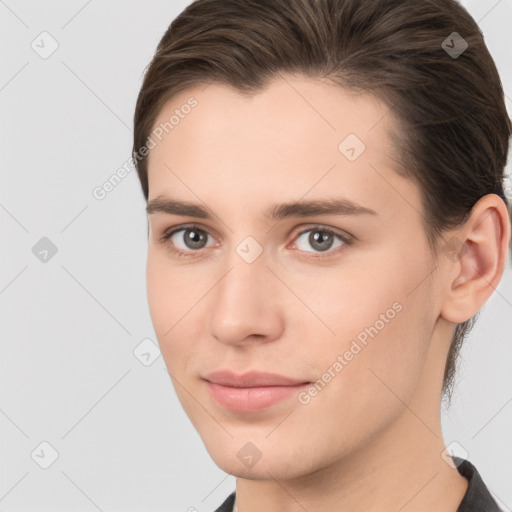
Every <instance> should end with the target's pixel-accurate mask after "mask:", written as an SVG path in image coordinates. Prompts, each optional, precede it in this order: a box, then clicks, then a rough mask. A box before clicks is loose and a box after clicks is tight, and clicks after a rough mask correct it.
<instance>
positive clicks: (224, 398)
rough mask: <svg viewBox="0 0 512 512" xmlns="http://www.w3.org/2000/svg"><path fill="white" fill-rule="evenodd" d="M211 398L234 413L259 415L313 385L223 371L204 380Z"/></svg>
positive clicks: (262, 374) (274, 376) (255, 373)
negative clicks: (260, 412) (256, 413)
mask: <svg viewBox="0 0 512 512" xmlns="http://www.w3.org/2000/svg"><path fill="white" fill-rule="evenodd" d="M204 380H205V381H206V385H207V387H208V390H209V392H210V394H211V395H212V397H213V398H214V399H215V400H216V401H217V402H218V403H219V405H221V406H222V407H224V408H225V409H228V410H230V411H233V412H246V413H248V412H258V411H262V410H264V409H268V408H269V407H272V406H273V405H275V404H277V403H278V402H281V401H282V400H284V399H286V398H289V397H291V396H293V395H296V394H297V393H298V392H299V391H300V390H301V389H303V388H305V387H306V386H308V385H310V384H311V382H309V381H304V380H299V379H293V378H291V377H286V376H284V375H278V374H275V373H267V372H258V371H250V372H247V373H244V374H242V375H237V374H235V373H233V372H232V371H228V370H221V371H217V372H213V373H209V374H208V375H206V376H205V377H204Z"/></svg>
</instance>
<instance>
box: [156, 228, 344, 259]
mask: <svg viewBox="0 0 512 512" xmlns="http://www.w3.org/2000/svg"><path fill="white" fill-rule="evenodd" d="M187 229H196V230H198V231H200V232H202V233H206V234H207V235H209V233H208V232H207V231H206V230H204V229H202V228H201V227H200V226H199V225H197V224H194V223H191V224H183V225H181V226H177V227H175V228H172V229H171V230H167V231H165V232H164V234H163V235H162V236H161V237H160V238H159V240H158V241H159V242H160V243H161V244H164V245H167V246H168V247H169V249H170V250H171V251H172V252H173V253H175V254H176V255H177V256H178V257H179V258H181V257H185V258H190V257H191V258H193V257H195V256H196V254H195V253H199V252H201V249H198V250H196V251H183V250H181V249H176V248H175V247H172V246H171V245H169V244H168V241H169V239H170V238H171V237H172V236H173V235H174V234H175V233H178V232H179V231H186V230H187ZM308 231H321V232H322V233H327V234H329V235H333V236H335V237H337V238H339V239H340V240H341V241H342V242H343V245H341V246H340V247H336V248H335V249H333V250H331V249H329V250H327V251H325V253H322V252H316V253H314V254H315V256H306V258H310V259H326V258H330V257H333V256H336V255H339V254H340V253H342V252H344V250H345V249H346V248H347V247H348V246H350V245H352V244H353V243H354V238H353V237H352V236H348V235H341V234H340V233H338V232H336V231H334V230H332V229H330V228H327V227H325V226H322V225H315V226H310V227H308V228H307V229H304V230H302V231H300V232H299V233H297V235H296V236H295V240H297V239H298V238H299V237H300V236H301V235H303V234H304V233H307V232H308ZM210 236H211V235H210ZM299 251H300V250H299ZM300 252H306V253H309V252H311V251H300ZM325 254H327V255H325Z"/></svg>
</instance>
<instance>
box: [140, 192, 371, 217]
mask: <svg viewBox="0 0 512 512" xmlns="http://www.w3.org/2000/svg"><path fill="white" fill-rule="evenodd" d="M146 213H147V214H148V215H151V214H153V213H167V214H170V215H184V216H187V217H197V218H200V219H212V218H213V215H212V214H211V213H210V211H209V210H208V209H207V208H204V207H203V206H201V205H200V204H196V203H191V202H187V201H176V200H174V199H170V198H167V197H163V196H159V197H156V198H155V199H152V200H151V201H149V203H148V205H147V207H146ZM361 214H370V215H376V216H378V213H377V212H375V211H374V210H372V209H371V208H366V207H365V206H361V205H358V204H356V203H354V202H352V201H350V200H348V199H345V198H336V197H333V198H327V199H322V200H320V199H315V200H307V201H296V202H290V203H282V204H274V205H271V206H270V207H269V208H267V209H266V210H265V211H264V212H263V215H264V217H265V218H267V219H269V220H282V219H285V218H288V217H314V216H315V215H361Z"/></svg>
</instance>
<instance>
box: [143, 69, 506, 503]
mask: <svg viewBox="0 0 512 512" xmlns="http://www.w3.org/2000/svg"><path fill="white" fill-rule="evenodd" d="M190 96H194V97H195V98H196V99H197V101H198V106H197V107H196V108H195V109H193V110H192V111H191V113H190V114H188V115H187V116H186V117H185V118H184V119H181V120H180V124H179V125H177V126H175V127H174V129H173V130H172V131H170V132H169V134H168V135H167V136H165V137H164V138H163V140H162V141H161V142H159V143H158V144H157V145H156V147H154V148H153V149H151V151H150V154H149V171H148V175H149V201H150V202H151V201H152V200H154V199H156V198H158V197H160V198H162V197H167V198H173V199H176V200H181V201H189V202H193V203H197V204H200V205H202V206H204V207H206V208H207V209H208V210H209V211H211V212H212V215H213V217H212V218H211V219H203V218H197V217H191V216H183V215H174V214H169V213H164V212H155V213H151V214H149V215H148V219H149V226H150V231H149V241H148V259H147V292H148V301H149V307H150V313H151V318H152V321H153V325H154V328H155V332H156V335H157V338H158V341H159V343H160V347H161V350H162V354H163V357H164V360H165V363H166V365H167V368H168V371H169V373H170V375H171V378H172V381H173V384H174V386H175V389H176V393H177V395H178V397H179V400H180V402H181V404H182V406H183V408H184V410H185V411H186V413H187V415H188V417H189V418H190V420H191V422H192V424H193V425H194V427H195V428H196V429H197V431H198V433H199V434H200V436H201V438H202V440H203V442H204V443H205V446H206V448H207V450H208V452H209V453H210V455H211V457H212V458H213V460H214V461H215V462H216V464H217V465H218V466H219V467H220V468H221V469H222V470H224V471H226V472H227V473H230V474H232V475H235V476H236V477H237V481H236V491H237V502H238V507H239V510H241V511H242V512H253V511H256V510H268V511H277V510H279V511H281V512H282V511H299V510H300V511H303V510H315V511H320V510H334V509H336V510H351V511H366V512H372V511H377V510H379V511H382V510H389V511H398V510H400V511H401V512H404V511H405V512H410V511H432V510H437V511H446V512H448V511H450V512H455V511H456V509H457V507H458V505H459V503H460V501H461V500H462V497H463V495H464V493H465V492H466V488H467V481H466V480H465V479H464V478H463V477H462V476H461V475H460V474H459V473H458V471H457V470H456V469H455V468H454V467H452V466H450V465H449V464H448V463H447V462H446V461H445V460H444V458H443V457H442V452H443V450H445V443H444V440H443V437H442V432H441V419H440V402H441V388H442V380H443V372H444V365H445V361H446V357H447V354H448V348H449V341H450V339H451V336H452V333H453V329H454V325H455V323H457V322H462V321H465V320H467V319H468V318H470V317H471V316H472V315H473V314H474V313H476V312H477V311H478V310H479V309H480V308H481V307H482V305H483V304H484V303H485V301H486V300H487V299H488V298H489V297H490V295H491V294H492V292H493V290H494V288H495V287H496V285H497V284H498V282H499V280H500V278H501V275H502V273H503V270H504V266H505V260H506V256H507V244H508V237H509V232H510V225H509V220H508V215H507V210H506V207H505V205H504V203H503V201H501V199H500V198H499V197H498V196H496V195H488V196H485V197H483V198H482V199H481V200H480V201H479V202H478V203H477V204H476V205H475V207H474V209H473V213H472V215H471V217H470V219H469V220H468V221H467V222H466V224H465V225H464V226H462V227H461V228H459V229H457V230H454V231H452V232H450V233H445V234H444V237H445V240H446V241H448V240H450V239H452V238H454V239H455V240H456V241H457V242H458V243H459V244H461V245H460V247H464V250H463V251H461V255H460V256H459V257H453V255H452V256H451V257H446V254H447V253H444V252H442V253H440V255H439V257H438V262H437V263H438V264H437V266H436V264H435V263H434V261H433V255H432V254H431V253H430V252H429V248H428V244H427V239H426V236H425V232H424V230H423V227H422V224H421V221H422V217H421V215H422V211H423V210H422V205H421V196H420V191H419V188H418V187H417V185H416V184H415V183H413V182H412V181H410V180H409V179H406V178H404V177H402V176H400V175H399V174H397V172H396V171H395V170H394V168H396V163H394V161H393V158H396V157H397V155H396V154H394V153H393V150H394V148H393V146H392V144H391V142H390V140H389V136H388V134H389V130H390V129H391V128H393V127H394V126H395V125H394V124H393V123H394V120H393V118H392V115H391V113H389V112H388V109H387V107H386V106H385V105H384V104H382V103H381V102H379V101H378V100H377V99H375V98H374V97H373V96H370V95H368V94H354V93H353V92H349V91H347V90H344V89H341V88H340V87H339V86H334V85H333V84H331V83H328V82H327V81H325V80H319V79H318V80H315V79H312V78H305V77H302V76H282V77H281V78H279V79H277V80H275V81H273V82H272V83H271V84H270V85H269V86H268V87H267V88H266V89H265V90H263V91H262V92H260V93H258V94H256V95H255V96H252V97H250V96H244V95H242V94H241V93H240V92H238V91H235V90H234V89H231V88H230V87H227V86H225V85H221V84H216V83H212V84H210V85H208V86H207V87H206V88H205V86H204V85H203V86H197V87H193V88H190V89H188V90H186V91H184V92H182V93H180V94H179V95H177V96H175V97H173V98H172V99H171V100H170V101H169V102H168V103H167V104H166V105H165V106H164V108H163V109H162V111H161V112H160V114H159V117H158V119H157V121H156V123H155V126H156V125H158V124H159V123H160V122H165V121H166V120H168V119H169V116H170V115H171V114H172V113H173V111H174V110H175V109H176V108H180V106H181V105H183V104H184V103H186V101H187V99H188V98H190ZM351 133H352V134H356V135H357V136H358V137H359V139H360V140H362V141H363V142H364V144H365V145H366V150H365V151H364V152H363V153H362V154H361V155H360V156H359V157H358V158H357V159H356V160H355V161H349V160H348V159H347V158H346V157H345V156H344V155H343V154H342V153H341V152H340V150H339V149H338V146H339V144H340V142H342V141H343V140H344V139H345V137H346V136H347V135H348V134H351ZM334 196H336V197H341V196H342V197H344V198H346V199H349V200H350V201H352V202H355V203H357V204H359V205H362V206H364V207H366V208H371V209H372V210H374V211H375V212H376V215H370V214H360V215H327V214H321V215H315V216H313V217H305V218H304V217H302V218H299V217H292V218H285V219H282V220H280V221H270V220H269V219H267V218H265V217H264V215H263V212H264V211H265V210H266V209H267V208H268V207H269V206H270V205H271V204H279V203H284V202H295V201H298V200H306V199H318V200H321V201H325V200H326V199H328V198H332V197H334ZM190 222H194V223H196V224H197V226H198V228H200V229H201V230H203V234H204V235H205V236H206V237H207V239H206V240H205V243H204V248H200V249H194V248H190V246H187V245H186V243H185V241H184V237H183V235H184V234H185V231H180V232H178V233H177V234H174V235H173V237H172V238H171V239H168V240H167V241H161V240H160V239H161V237H162V235H163V234H164V232H165V231H166V230H169V228H172V227H175V228H179V226H181V225H183V224H186V223H190ZM317 225H320V226H321V227H324V228H330V229H331V230H333V231H335V232H336V233H340V234H342V235H343V234H344V233H347V234H350V235H351V237H352V239H353V243H351V244H347V245H344V244H343V242H342V241H341V240H339V239H338V238H337V237H336V236H335V237H334V239H333V246H332V248H330V249H328V250H327V251H325V252H322V251H320V250H318V248H317V246H315V245H312V244H311V242H308V235H309V234H314V233H316V231H315V229H317V230H318V229H319V228H315V226H317ZM307 228H309V229H312V230H313V232H311V231H308V232H307V233H306V234H305V235H300V233H302V232H304V231H305V230H306V229H307ZM247 236H251V237H253V238H254V239H255V240H256V241H257V242H258V244H259V245H260V246H261V247H262V248H263V249H264V250H263V252H262V253H261V254H260V255H259V256H258V257H257V258H256V259H255V261H254V262H252V263H247V262H246V261H245V260H244V259H242V258H241V257H240V256H239V254H238V253H237V252H236V248H237V246H238V245H239V244H240V242H242V241H243V240H244V239H245V238H246V237H247ZM173 247H174V248H175V249H178V250H180V249H181V250H184V251H188V252H189V253H192V255H191V257H185V256H182V257H179V256H177V255H176V254H175V253H174V252H173V251H172V248H173ZM340 247H341V248H342V250H341V252H339V251H340ZM194 251H195V252H194ZM322 254H323V255H325V256H326V257H325V258H324V259H320V258H318V257H317V256H318V255H322ZM315 256H316V257H315ZM394 303H399V304H400V305H401V306H402V309H401V311H400V312H398V313H396V315H395V316H394V318H393V319H392V320H389V321H388V322H387V323H386V324H385V327H384V328H382V329H381V330H379V332H378V334H377V335H376V336H375V337H374V338H373V339H372V338H370V339H369V340H368V343H367V345H366V346H364V347H363V348H362V350H361V351H360V352H358V353H357V355H355V356H354V357H353V359H352V360H351V361H349V362H348V364H346V366H344V367H343V369H342V370H341V371H340V372H339V373H337V374H336V376H335V377H334V378H332V379H331V381H330V382H329V383H328V385H326V386H325V387H324V388H323V389H322V390H321V392H318V394H317V395H316V396H314V397H312V398H311V400H310V401H309V403H307V404H305V405H304V404H301V403H300V402H299V401H298V400H297V398H296V397H295V396H294V397H291V398H288V399H286V400H284V401H282V402H280V403H278V404H276V405H274V406H272V407H271V408H269V409H267V410H265V411H262V412H258V413H251V414H249V413H237V412H232V411H228V410H226V409H224V408H222V407H221V406H220V405H219V404H218V403H217V402H216V401H215V400H214V399H213V398H212V397H211V396H210V394H209V393H208V390H207V387H206V384H205V382H204V380H203V379H202V377H204V375H205V374H206V373H208V372H212V371H215V370H220V369H231V370H233V371H234V372H236V373H239V374H240V373H244V372H246V371H248V370H252V369H255V370H259V371H268V372H274V373H278V374H282V375H286V376H288V377H292V378H297V379H301V380H306V381H311V382H315V381H317V379H320V378H321V377H322V375H323V374H324V373H325V372H326V371H327V370H328V368H330V367H331V368H332V366H333V363H334V362H335V361H336V359H337V356H338V355H340V354H344V353H345V352H346V350H347V349H349V347H350V345H351V343H352V341H353V340H354V339H356V337H357V335H358V334H360V333H361V331H363V330H364V329H365V328H368V327H370V326H373V325H374V324H375V322H376V321H377V320H378V319H379V318H381V317H380V315H381V314H384V313H385V312H386V311H387V310H389V309H390V308H391V307H392V305H393V304H394ZM249 442H250V443H252V444H253V445H254V446H255V447H256V448H257V450H258V451H259V453H260V454H261V458H260V459H259V460H258V461H257V463H255V464H254V465H253V466H252V467H248V466H247V465H245V464H244V463H243V462H242V461H241V460H240V459H239V457H237V452H238V451H239V450H240V449H241V448H242V447H244V446H245V445H246V444H247V443H249ZM246 449H247V448H246ZM250 449H252V450H254V451H255V449H254V448H250Z"/></svg>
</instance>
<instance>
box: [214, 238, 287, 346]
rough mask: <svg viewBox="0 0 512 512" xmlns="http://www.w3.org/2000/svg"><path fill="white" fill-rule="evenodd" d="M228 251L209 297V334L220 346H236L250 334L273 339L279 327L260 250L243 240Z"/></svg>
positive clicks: (275, 299) (276, 309)
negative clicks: (219, 276)
mask: <svg viewBox="0 0 512 512" xmlns="http://www.w3.org/2000/svg"><path fill="white" fill-rule="evenodd" d="M256 243H257V242H256ZM258 245H259V244H258ZM260 247H261V246H260ZM232 251H233V252H232V253H231V255H230V257H229V258H227V260H226V266H227V268H228V270H227V273H225V275H224V277H223V278H222V279H221V280H220V281H219V282H218V284H217V286H216V289H215V292H214V294H213V298H212V302H213V304H212V309H211V315H210V326H209V329H210V331H211V334H212V335H213V336H214V337H216V338H217V339H218V340H219V341H222V342H224V343H238V342H241V341H243V340H244V339H245V338H247V337H248V336H251V335H253V334H257V335H260V336H259V337H268V336H273V335H274V334H275V333H273V332H272V331H274V330H275V329H276V328H279V323H280V322H279V310H278V305H277V302H276V301H277V296H276V290H274V289H273V287H274V286H275V283H274V282H273V281H274V280H273V279H272V273H271V272H270V271H269V269H268V268H267V267H266V263H267V262H266V258H265V257H264V254H263V248H262V247H261V250H259V249H258V247H257V246H256V244H255V240H245V239H244V240H243V241H242V242H241V243H239V244H238V245H237V246H236V247H234V248H233V250H232Z"/></svg>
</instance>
